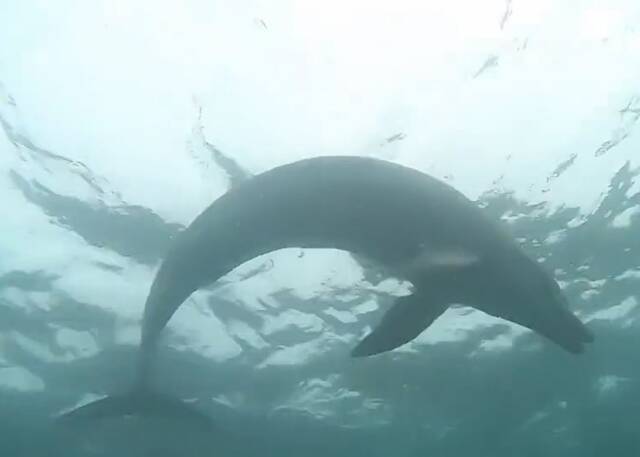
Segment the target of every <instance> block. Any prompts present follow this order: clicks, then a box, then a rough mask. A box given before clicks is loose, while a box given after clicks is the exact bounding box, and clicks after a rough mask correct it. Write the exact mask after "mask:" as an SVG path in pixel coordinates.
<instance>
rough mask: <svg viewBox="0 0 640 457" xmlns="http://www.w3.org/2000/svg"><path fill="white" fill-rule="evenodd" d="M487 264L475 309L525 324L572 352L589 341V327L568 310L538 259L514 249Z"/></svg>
mask: <svg viewBox="0 0 640 457" xmlns="http://www.w3.org/2000/svg"><path fill="white" fill-rule="evenodd" d="M489 265H491V266H488V265H487V264H485V265H484V268H483V272H484V274H481V276H483V278H482V283H483V284H482V288H483V290H484V292H483V293H482V294H480V295H481V296H482V300H481V301H482V304H479V306H477V307H478V308H479V309H481V310H483V311H485V312H487V313H489V314H492V315H494V316H497V317H501V318H504V319H507V320H509V321H512V322H515V323H517V324H520V325H522V326H524V327H527V328H529V329H531V330H533V331H535V332H537V333H539V334H541V335H543V336H545V337H546V338H548V339H549V340H551V341H553V342H554V343H556V344H558V345H559V346H561V347H562V348H564V349H565V350H567V351H569V352H571V353H574V354H577V353H581V352H583V351H584V345H585V344H586V343H590V342H592V341H593V335H592V333H591V332H590V331H589V329H587V327H585V325H584V324H583V323H582V322H581V321H580V320H579V319H578V318H577V317H576V316H575V315H574V314H573V313H572V312H571V311H570V310H569V306H568V302H567V298H566V297H565V295H564V293H563V292H562V289H561V288H560V286H559V285H558V283H557V282H556V281H555V280H554V278H553V277H552V276H551V275H550V274H549V273H547V271H546V270H545V269H544V268H543V267H542V265H540V264H539V263H538V262H536V261H534V260H532V259H530V258H529V257H527V256H526V255H525V254H524V253H521V252H514V253H511V254H510V255H509V256H508V259H506V260H505V259H504V258H502V259H500V260H497V261H493V262H489ZM486 275H488V276H489V277H487V276H486Z"/></svg>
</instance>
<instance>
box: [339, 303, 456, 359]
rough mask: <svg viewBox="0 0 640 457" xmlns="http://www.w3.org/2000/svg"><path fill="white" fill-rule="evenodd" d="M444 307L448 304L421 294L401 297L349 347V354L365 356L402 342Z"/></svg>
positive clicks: (400, 344)
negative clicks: (374, 325) (372, 328)
mask: <svg viewBox="0 0 640 457" xmlns="http://www.w3.org/2000/svg"><path fill="white" fill-rule="evenodd" d="M447 308H448V304H441V303H429V302H428V298H427V297H425V296H424V295H422V294H413V295H408V296H406V297H401V298H399V299H398V300H396V302H395V303H394V304H393V306H392V307H391V308H389V310H388V311H387V312H386V313H385V315H384V317H383V318H382V320H381V321H380V323H379V324H378V326H377V327H376V328H375V329H374V330H373V331H372V332H371V333H370V334H369V335H367V336H366V337H365V338H364V339H363V340H362V341H361V342H360V343H359V344H358V345H357V346H356V347H355V348H354V349H353V350H352V351H351V355H352V356H353V357H366V356H370V355H375V354H380V353H382V352H387V351H391V350H392V349H395V348H397V347H399V346H402V345H403V344H405V343H408V342H409V341H411V340H413V339H414V338H415V337H417V336H418V335H419V334H420V333H422V331H423V330H424V329H426V328H427V327H429V325H431V324H432V323H433V321H435V320H436V319H437V318H438V317H439V316H440V315H442V313H444V312H445V311H446V309H447Z"/></svg>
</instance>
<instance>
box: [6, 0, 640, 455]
mask: <svg viewBox="0 0 640 457" xmlns="http://www.w3.org/2000/svg"><path fill="white" fill-rule="evenodd" d="M0 24H1V26H0V123H1V126H2V130H1V131H0V208H2V210H3V217H2V222H1V223H0V455H2V456H7V457H13V456H16V457H18V456H52V455H56V456H57V455H59V456H160V457H162V456H187V457H188V456H213V455H216V456H218V455H229V456H255V455H261V456H320V455H322V456H325V455H326V456H371V457H373V456H397V457H402V456H423V455H425V456H426V455H429V456H470V455H473V456H479V457H484V456H487V457H489V456H491V457H496V456H516V455H517V456H527V457H538V456H571V457H573V456H576V457H578V456H594V457H596V456H597V457H599V456H605V455H611V456H614V455H615V456H619V457H626V456H629V457H632V456H638V455H640V363H638V362H639V361H640V356H639V355H638V350H639V348H640V306H638V304H639V302H638V300H639V298H640V297H639V292H638V291H639V287H640V231H639V229H640V217H639V214H640V210H639V208H640V206H639V205H640V179H639V177H638V176H639V175H638V173H639V171H640V168H639V166H640V131H639V129H640V127H639V126H640V122H639V120H640V25H638V24H640V3H638V2H637V1H631V0H612V1H609V2H598V1H587V0H585V1H578V0H572V1H567V2H554V1H551V0H540V1H535V2H533V1H524V0H522V1H521V0H489V1H485V2H476V1H460V2H444V1H440V2H436V1H432V2H419V1H410V0H397V1H394V2H391V1H382V0H376V1H367V2H364V1H359V0H353V1H346V2H338V1H336V0H325V1H322V2H320V1H306V2H301V1H290V0H289V1H286V0H281V1H266V0H265V1H258V0H254V1H246V2H224V1H219V0H212V1H200V0H188V1H183V2H169V3H157V2H148V1H143V0H140V1H131V2H124V1H123V2H113V1H94V2H75V1H70V0H60V1H58V2H46V1H36V0H24V1H21V2H12V1H9V0H5V1H0ZM336 154H346V155H358V156H370V157H377V158H381V159H385V160H389V161H393V162H396V163H399V164H403V165H406V166H410V167H413V168H416V169H419V170H421V171H423V172H426V173H428V174H430V175H432V176H434V177H436V178H439V179H441V180H444V181H445V182H447V183H449V184H450V185H452V186H454V187H455V188H456V189H458V190H460V191H461V192H463V193H464V194H465V195H466V196H467V197H469V198H470V199H472V200H474V201H475V202H477V204H478V205H479V206H481V207H482V208H483V211H484V212H486V214H487V215H488V216H489V217H491V218H493V219H495V220H499V221H501V223H502V224H503V226H504V228H505V230H506V231H507V232H509V233H510V234H512V235H513V236H514V237H515V238H516V239H517V240H518V241H519V242H520V243H521V245H522V247H523V249H524V250H525V251H526V252H527V253H528V254H529V255H530V256H531V257H533V258H536V259H538V260H540V261H541V262H542V263H543V264H544V265H545V268H547V269H548V271H550V272H552V273H553V274H554V276H555V278H556V279H557V280H558V282H559V283H560V285H561V286H562V288H563V290H564V291H565V293H566V294H567V297H568V298H569V302H570V306H571V309H572V310H573V311H574V312H575V313H576V314H577V315H578V316H579V317H580V319H581V320H582V321H583V322H585V323H586V324H587V326H588V327H589V328H590V329H591V330H593V332H594V334H595V335H596V340H595V342H594V343H593V344H592V345H590V346H589V347H588V349H587V351H586V352H585V353H584V354H582V355H579V356H575V355H572V354H568V353H565V352H564V351H562V350H561V349H559V348H558V347H557V346H555V345H553V344H551V343H549V342H547V341H546V340H544V339H543V338H542V337H540V336H538V335H536V334H534V333H532V332H531V331H529V330H526V329H523V328H522V327H519V326H517V325H515V324H511V323H509V322H506V321H504V320H500V319H497V318H493V317H490V316H488V315H485V314H483V313H481V312H480V311H476V310H474V309H471V308H467V307H455V308H451V309H449V310H448V311H447V312H446V313H445V314H444V315H443V316H442V317H441V318H440V319H438V320H437V321H436V323H435V324H434V325H433V326H432V327H430V328H429V329H428V330H427V331H425V332H424V333H423V334H421V335H420V336H419V337H418V338H417V339H416V340H414V341H412V342H411V343H409V344H407V345H405V346H403V347H401V348H399V349H397V350H395V351H392V352H389V353H387V354H384V355H381V356H378V357H373V358H369V359H353V358H350V356H349V352H350V350H351V348H352V347H353V346H354V345H355V344H356V343H357V342H358V341H359V340H360V339H361V338H362V337H363V336H364V335H365V334H366V333H367V332H368V331H369V330H370V329H371V328H372V326H374V325H375V324H376V323H377V322H378V320H379V319H380V316H381V313H382V312H383V311H384V309H386V308H387V307H388V306H389V305H390V304H391V303H392V301H393V299H394V297H396V296H398V295H403V294H405V293H406V289H407V284H405V283H403V282H401V281H399V280H396V279H394V278H387V277H381V276H379V274H378V273H377V272H376V271H372V270H370V269H369V268H368V265H366V264H364V263H362V262H361V260H360V259H358V258H354V257H352V256H351V255H350V254H348V253H346V252H342V251H334V250H301V249H287V250H281V251H277V252H274V253H272V254H267V255H264V256H261V257H259V258H256V259H253V260H252V261H250V262H248V263H246V264H244V265H242V266H241V267H239V268H237V269H236V270H234V271H233V272H232V273H230V274H229V275H227V276H225V277H224V278H223V279H222V280H221V281H219V282H218V283H216V284H214V285H213V286H211V287H208V288H205V289H202V290H200V291H198V292H197V293H195V294H194V295H193V296H192V297H191V298H190V299H189V300H188V301H187V302H186V303H185V304H184V305H183V306H182V307H181V308H180V309H179V311H178V312H177V313H176V314H175V316H174V317H173V318H172V319H171V321H170V323H169V325H168V327H167V329H166V331H165V335H164V337H163V339H162V341H161V345H160V354H159V360H158V366H157V370H156V373H155V376H154V382H155V385H156V386H157V388H159V389H161V390H162V391H163V392H165V393H168V394H171V395H174V396H176V397H179V398H182V399H184V400H189V401H192V402H193V403H194V404H195V405H197V406H198V407H199V408H200V409H201V410H203V411H206V413H207V414H208V415H209V416H211V418H212V419H213V420H214V421H215V423H216V427H215V428H214V430H207V431H203V430H201V429H198V428H197V427H193V426H191V424H189V423H188V422H184V421H181V420H178V419H176V418H173V419H171V418H164V417H155V418H145V417H127V418H114V419H111V420H106V421H101V422H92V421H88V422H87V423H85V424H80V426H74V427H58V426H54V425H53V423H52V420H51V418H52V416H55V415H56V414H58V413H60V412H61V411H64V410H67V409H69V408H72V407H74V406H77V405H79V404H82V403H86V402H88V401H90V400H92V399H95V398H98V397H100V396H103V395H106V394H109V393H116V392H123V391H126V390H127V389H128V388H129V386H130V384H131V382H132V380H133V376H134V371H135V370H134V365H135V360H136V359H135V355H136V348H137V344H138V341H139V337H140V318H141V315H142V310H143V305H144V300H145V298H146V294H147V292H148V289H149V285H150V283H151V281H152V279H153V277H154V274H155V272H156V270H157V268H158V266H159V263H160V261H161V260H162V258H163V256H164V254H165V252H166V251H167V249H168V248H169V246H171V243H172V240H173V239H174V238H175V237H176V235H177V234H178V233H179V232H180V231H181V230H182V229H183V228H184V227H186V226H187V225H188V224H189V223H190V222H191V221H192V220H193V218H194V217H195V216H196V215H198V214H199V213H200V211H202V210H203V209H204V208H205V207H206V206H207V205H209V204H210V203H211V202H212V201H213V200H214V199H216V198H217V197H219V196H221V195H222V194H224V192H226V191H227V190H228V189H230V188H231V187H233V186H239V185H242V182H243V181H245V180H247V179H251V176H253V175H255V174H257V173H260V172H263V171H266V170H269V169H271V168H273V167H275V166H278V165H282V164H285V163H289V162H293V161H296V160H299V159H302V158H308V157H312V156H319V155H336ZM292 192H295V190H292ZM274 217H275V216H274ZM384 217H385V215H384V214H382V213H381V214H380V218H384ZM407 223H410V221H407ZM434 223H437V221H434ZM252 229H254V230H256V231H259V230H260V229H261V227H260V224H257V225H256V226H255V227H252ZM469 229H470V230H472V229H473V228H472V227H470V228H469ZM371 230H375V227H372V228H371Z"/></svg>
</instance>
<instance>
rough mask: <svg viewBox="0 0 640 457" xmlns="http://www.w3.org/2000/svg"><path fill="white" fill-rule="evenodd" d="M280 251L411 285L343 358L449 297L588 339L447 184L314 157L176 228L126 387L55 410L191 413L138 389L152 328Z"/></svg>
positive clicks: (494, 228)
mask: <svg viewBox="0 0 640 457" xmlns="http://www.w3.org/2000/svg"><path fill="white" fill-rule="evenodd" d="M291 247H297V248H333V249H340V250H344V251H348V252H350V253H352V254H353V255H354V256H355V257H356V258H358V259H366V261H367V262H371V263H373V264H374V265H379V266H381V267H382V268H383V270H384V271H386V272H387V273H388V274H389V275H392V276H394V277H397V278H399V279H403V280H407V281H409V282H410V283H411V284H412V286H413V292H412V293H411V294H410V295H407V296H404V297H400V298H398V299H397V300H396V302H395V303H394V304H393V305H392V306H391V308H390V309H389V310H387V311H386V312H385V313H384V315H383V316H382V318H381V320H380V323H379V324H378V326H377V327H376V328H375V329H374V330H373V331H371V332H370V333H369V334H368V335H367V336H366V337H365V338H364V339H363V340H362V341H361V342H360V343H359V344H357V345H356V347H355V348H353V350H352V352H351V355H352V356H353V357H363V356H371V355H375V354H379V353H382V352H386V351H391V350H393V349H395V348H397V347H399V346H401V345H403V344H405V343H407V342H409V341H411V340H413V339H414V338H416V337H417V336H418V335H419V334H420V333H422V332H423V331H424V330H425V329H426V328H427V327H429V325H431V323H433V322H434V321H435V320H436V319H437V318H438V317H439V316H440V315H441V314H443V313H444V312H445V311H446V310H447V308H448V307H449V306H451V305H454V304H463V305H467V306H471V307H474V308H476V309H478V310H481V311H483V312H485V313H488V314H490V315H493V316H496V317H499V318H503V319H506V320H508V321H511V322H514V323H516V324H519V325H522V326H524V327H527V328H529V329H531V330H533V331H534V332H537V333H538V334H540V335H542V336H544V337H546V338H547V339H548V340H550V341H552V342H554V343H556V344H557V345H558V346H560V347H561V348H563V349H565V350H566V351H568V352H570V353H576V354H577V353H581V352H583V351H584V348H585V344H586V343H589V342H591V341H593V335H592V333H591V332H590V331H589V330H588V329H587V328H586V327H585V326H584V325H583V323H582V322H581V321H580V320H579V319H578V318H577V317H576V316H575V315H574V314H573V313H572V312H571V311H570V310H569V308H568V304H567V299H566V298H565V296H564V295H563V293H562V291H561V289H560V287H559V286H558V284H557V282H556V281H555V280H554V279H553V278H552V277H551V275H550V274H548V273H547V272H546V271H545V270H544V268H543V267H542V266H541V265H540V264H539V263H538V262H537V261H534V260H532V259H531V258H529V257H528V256H527V255H526V254H525V253H524V252H523V250H522V249H521V248H520V246H519V245H518V244H517V243H516V242H515V240H513V239H512V238H511V237H510V236H508V235H507V234H506V232H504V231H503V229H502V227H500V226H499V225H498V224H497V222H494V221H492V220H490V219H489V218H488V217H487V216H486V214H485V213H483V211H482V210H481V209H480V208H479V207H478V206H476V205H475V204H474V203H473V202H471V201H470V200H469V199H467V198H466V197H465V196H464V195H463V194H462V193H460V192H458V191H457V190H455V189H454V188H452V187H451V186H450V185H448V184H446V183H444V182H442V181H440V180H438V179H435V178H433V177H431V176H429V175H427V174H424V173H422V172H420V171H418V170H415V169H412V168H408V167H405V166H402V165H399V164H396V163H392V162H387V161H384V160H380V159H374V158H369V157H358V156H323V157H314V158H309V159H304V160H300V161H297V162H294V163H290V164H286V165H282V166H279V167H276V168H273V169H271V170H268V171H266V172H263V173H261V174H258V175H255V176H253V177H251V178H249V179H247V180H246V181H243V182H242V183H240V184H239V185H238V186H236V187H232V188H231V189H230V190H228V191H227V192H226V193H225V194H224V195H222V196H221V197H219V198H218V199H217V200H215V201H214V202H213V203H212V204H211V205H210V206H209V207H208V208H206V209H205V210H204V211H203V212H202V213H201V214H200V215H199V216H198V217H197V218H196V219H195V220H194V221H193V222H192V223H191V225H189V226H188V227H187V228H186V229H185V230H184V231H182V232H181V233H180V234H179V236H178V237H177V238H176V239H175V241H174V243H173V244H172V246H171V248H170V250H169V252H168V253H167V255H166V257H165V259H164V260H163V262H162V264H161V266H160V268H159V270H158V272H157V274H156V276H155V279H154V280H153V283H152V285H151V288H150V291H149V295H148V297H147V300H146V303H145V308H144V315H143V319H142V334H141V342H140V351H139V361H138V362H139V363H138V378H137V379H138V381H137V383H136V387H135V388H134V389H133V390H132V391H131V393H129V394H125V395H117V396H110V397H106V398H104V399H102V400H98V401H97V402H94V403H90V404H89V405H85V406H81V407H80V408H77V409H75V410H72V411H71V412H69V413H67V414H65V415H64V416H63V417H64V418H66V419H69V418H74V417H76V418H87V417H102V416H110V415H118V414H127V413H134V412H139V413H141V414H144V413H145V412H152V413H154V412H158V413H169V414H172V413H175V415H178V416H181V417H182V416H184V417H199V415H198V413H195V412H192V411H184V412H180V409H181V408H180V403H179V402H178V401H174V400H171V399H168V398H165V397H164V396H162V395H161V394H157V393H150V392H152V390H151V386H150V380H149V378H150V372H151V368H152V365H153V360H154V354H155V353H156V348H157V346H158V340H159V337H160V335H161V332H162V330H163V329H164V327H165V326H166V325H167V322H168V321H169V319H170V318H171V316H172V315H173V314H174V312H175V311H176V310H177V309H178V307H179V306H180V305H181V304H182V303H183V302H184V301H185V300H186V299H187V298H188V297H189V296H190V295H191V294H192V293H193V292H194V291H196V290H197V289H199V288H201V287H203V286H206V285H210V284H212V283H214V282H215V281H217V280H218V279H220V278H221V277H222V276H224V275H226V274H227V273H229V272H230V271H232V270H233V269H234V268H236V267H238V266H239V265H241V264H243V263H244V262H246V261H249V260H251V259H253V258H255V257H257V256H259V255H262V254H266V253H268V252H271V251H275V250H278V249H283V248H291ZM151 402H153V407H152V406H149V403H151ZM185 408H186V405H185Z"/></svg>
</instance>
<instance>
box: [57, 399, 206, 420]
mask: <svg viewBox="0 0 640 457" xmlns="http://www.w3.org/2000/svg"><path fill="white" fill-rule="evenodd" d="M122 416H155V417H169V418H176V419H180V420H187V421H190V422H193V423H197V424H199V425H200V426H202V427H206V428H210V427H211V426H212V422H211V420H210V418H209V417H208V416H207V415H206V414H204V413H203V412H201V411H199V410H198V409H196V408H195V407H193V406H191V405H189V404H187V403H184V402H183V401H181V400H179V399H177V398H174V397H171V396H169V395H164V394H159V393H155V392H148V391H143V390H135V391H132V392H129V393H127V394H122V395H111V396H107V397H104V398H101V399H100V400H96V401H94V402H91V403H88V404H86V405H82V406H79V407H77V408H75V409H72V410H71V411H67V412H65V413H62V414H60V415H59V416H58V417H56V421H57V422H58V423H60V424H69V425H82V424H85V423H88V422H91V421H95V420H101V419H108V418H113V417H122Z"/></svg>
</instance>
